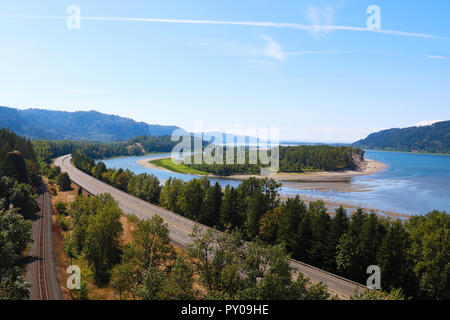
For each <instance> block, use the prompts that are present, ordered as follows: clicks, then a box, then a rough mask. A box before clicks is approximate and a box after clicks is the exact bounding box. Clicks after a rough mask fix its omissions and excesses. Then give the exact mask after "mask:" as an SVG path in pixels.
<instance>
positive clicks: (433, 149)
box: [353, 121, 450, 154]
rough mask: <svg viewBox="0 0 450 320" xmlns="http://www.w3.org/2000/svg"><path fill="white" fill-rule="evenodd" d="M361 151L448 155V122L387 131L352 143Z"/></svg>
mask: <svg viewBox="0 0 450 320" xmlns="http://www.w3.org/2000/svg"><path fill="white" fill-rule="evenodd" d="M353 146H354V147H357V148H362V149H378V150H387V151H407V152H430V153H447V154H450V121H442V122H437V123H435V124H432V125H430V126H423V127H410V128H404V129H389V130H383V131H380V132H376V133H372V134H370V135H369V136H368V137H367V138H365V139H363V140H359V141H357V142H355V143H353Z"/></svg>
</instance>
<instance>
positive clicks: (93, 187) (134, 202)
mask: <svg viewBox="0 0 450 320" xmlns="http://www.w3.org/2000/svg"><path fill="white" fill-rule="evenodd" d="M71 159H72V157H71V155H65V156H62V157H59V158H57V159H55V162H54V163H55V165H57V166H59V167H60V168H61V171H62V172H67V173H68V174H69V176H70V179H71V180H72V181H73V182H74V183H75V184H77V185H79V186H80V187H82V188H83V189H84V190H86V191H87V192H89V193H90V194H93V195H98V194H101V193H110V194H111V195H112V196H113V197H114V199H115V200H116V201H117V203H118V205H119V207H120V208H121V209H122V211H123V212H124V213H125V214H134V215H136V216H137V217H139V218H141V219H148V218H149V217H151V216H152V215H155V214H156V215H159V216H161V217H162V218H163V219H164V221H165V222H166V223H167V224H168V228H169V232H170V238H171V240H172V241H173V242H174V244H176V245H178V246H180V247H184V248H186V246H187V245H188V244H189V243H190V242H191V241H192V239H191V238H190V237H189V234H190V233H191V232H192V230H193V228H194V225H195V224H198V223H196V222H194V221H192V220H189V219H187V218H185V217H182V216H180V215H178V214H176V213H174V212H171V211H169V210H166V209H164V208H161V207H158V206H156V205H153V204H151V203H149V202H146V201H144V200H141V199H139V198H137V197H134V196H132V195H130V194H128V193H126V192H123V191H121V190H118V189H116V188H114V187H112V186H110V185H108V184H106V183H104V182H102V181H99V180H97V179H95V178H94V177H91V176H89V175H88V174H86V173H84V172H82V171H81V170H79V169H77V168H75V167H74V166H73V165H72V163H71ZM201 227H203V228H207V227H206V226H201ZM291 267H293V268H294V269H295V271H296V272H301V273H302V274H303V275H304V276H305V277H307V278H310V280H311V281H312V282H314V283H319V282H322V283H323V284H325V285H326V286H327V287H328V289H329V291H330V293H332V294H333V295H334V294H337V295H338V296H339V297H340V298H342V299H348V298H349V297H350V296H351V295H353V294H354V292H355V290H364V288H365V287H364V286H362V285H360V284H358V283H356V282H353V281H350V280H348V279H345V278H342V277H340V276H337V275H334V274H331V273H329V272H326V271H323V270H320V269H318V268H315V267H313V266H310V265H307V264H305V263H302V262H300V261H296V260H293V259H291Z"/></svg>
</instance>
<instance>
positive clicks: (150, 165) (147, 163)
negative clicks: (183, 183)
mask: <svg viewBox="0 0 450 320" xmlns="http://www.w3.org/2000/svg"><path fill="white" fill-rule="evenodd" d="M169 158H170V156H167V155H165V156H161V157H155V158H145V159H139V160H138V161H136V162H137V163H138V164H139V165H140V166H142V167H145V168H150V169H158V170H163V171H169V172H172V171H170V170H168V169H166V168H163V167H160V166H157V165H155V164H153V163H152V162H150V161H155V160H161V159H169Z"/></svg>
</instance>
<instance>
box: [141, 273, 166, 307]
mask: <svg viewBox="0 0 450 320" xmlns="http://www.w3.org/2000/svg"><path fill="white" fill-rule="evenodd" d="M166 281H167V280H166V275H165V274H164V273H163V272H162V271H161V270H159V269H158V268H154V267H151V268H149V269H147V270H146V271H145V273H144V277H143V281H142V284H141V285H140V286H139V288H138V289H137V295H138V297H140V298H141V299H143V300H162V299H164V287H165V285H166V284H165V283H166Z"/></svg>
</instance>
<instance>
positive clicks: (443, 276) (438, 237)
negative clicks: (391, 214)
mask: <svg viewBox="0 0 450 320" xmlns="http://www.w3.org/2000/svg"><path fill="white" fill-rule="evenodd" d="M406 227H407V230H409V232H410V236H411V255H412V258H413V259H414V273H415V275H416V277H417V278H418V284H419V296H421V297H424V298H433V299H450V264H449V263H448V262H449V261H450V249H449V248H450V234H449V233H450V216H449V215H448V214H447V213H446V212H440V211H432V212H430V213H428V214H426V215H425V216H414V217H411V218H410V219H409V221H408V223H407V225H406Z"/></svg>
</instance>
